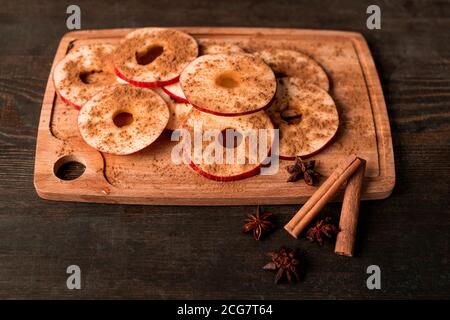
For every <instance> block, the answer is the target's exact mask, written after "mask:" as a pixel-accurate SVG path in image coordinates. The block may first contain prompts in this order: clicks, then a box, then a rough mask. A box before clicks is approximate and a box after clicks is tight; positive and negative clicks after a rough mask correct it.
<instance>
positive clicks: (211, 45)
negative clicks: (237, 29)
mask: <svg viewBox="0 0 450 320" xmlns="http://www.w3.org/2000/svg"><path fill="white" fill-rule="evenodd" d="M199 51H200V55H207V54H222V53H225V54H233V53H245V51H244V50H242V48H241V47H239V46H237V45H234V44H230V43H217V42H211V41H207V40H203V41H200V43H199ZM163 90H164V91H165V92H166V93H167V94H168V95H169V96H171V97H172V98H173V99H175V100H176V101H178V102H180V103H189V101H188V100H187V99H186V96H185V95H184V92H183V89H182V88H181V85H180V82H176V83H173V84H169V85H168V86H165V87H163Z"/></svg>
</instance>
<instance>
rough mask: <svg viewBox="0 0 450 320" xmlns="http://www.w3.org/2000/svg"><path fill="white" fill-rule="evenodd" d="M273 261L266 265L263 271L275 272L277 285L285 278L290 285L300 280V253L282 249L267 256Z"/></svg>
mask: <svg viewBox="0 0 450 320" xmlns="http://www.w3.org/2000/svg"><path fill="white" fill-rule="evenodd" d="M267 255H268V256H269V257H270V258H271V259H272V261H271V262H269V263H268V264H266V265H265V266H264V267H263V269H264V270H270V271H275V272H276V274H275V284H278V283H280V281H281V280H282V279H283V278H286V280H287V281H288V282H289V283H293V282H295V281H299V280H300V273H299V270H298V268H299V264H300V260H299V259H298V251H297V250H293V249H290V248H286V247H281V248H280V250H278V251H277V252H269V253H268V254H267Z"/></svg>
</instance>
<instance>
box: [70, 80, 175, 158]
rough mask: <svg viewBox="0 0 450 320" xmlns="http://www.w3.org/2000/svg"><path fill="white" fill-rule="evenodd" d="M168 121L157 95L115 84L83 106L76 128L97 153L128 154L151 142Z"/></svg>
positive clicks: (164, 107)
mask: <svg viewBox="0 0 450 320" xmlns="http://www.w3.org/2000/svg"><path fill="white" fill-rule="evenodd" d="M168 121H169V109H168V107H167V104H166V102H165V101H164V100H163V98H161V97H160V96H159V95H158V94H157V93H156V92H154V91H153V90H148V89H145V88H139V87H135V86H131V85H128V84H117V85H114V86H110V87H108V88H105V89H104V90H103V91H101V92H100V93H98V94H97V95H95V96H94V97H93V98H92V99H91V100H89V101H88V102H87V103H85V104H84V106H83V108H82V109H81V110H80V113H79V115H78V128H79V131H80V133H81V136H82V137H83V139H84V141H86V143H87V144H89V145H90V146H91V147H93V148H95V149H97V150H98V151H101V152H105V153H110V154H116V155H127V154H131V153H134V152H137V151H139V150H142V149H144V148H145V147H147V146H149V145H150V144H151V143H152V142H154V141H155V140H156V139H157V138H158V137H159V136H160V135H161V133H162V132H163V131H164V128H165V127H166V125H167V122H168Z"/></svg>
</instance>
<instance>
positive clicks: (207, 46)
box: [199, 39, 245, 56]
mask: <svg viewBox="0 0 450 320" xmlns="http://www.w3.org/2000/svg"><path fill="white" fill-rule="evenodd" d="M199 51H200V55H202V56H204V55H207V54H221V53H226V54H233V53H245V51H244V50H243V49H242V48H241V47H239V46H237V45H234V44H231V43H226V42H219V41H216V40H209V39H208V40H201V41H199Z"/></svg>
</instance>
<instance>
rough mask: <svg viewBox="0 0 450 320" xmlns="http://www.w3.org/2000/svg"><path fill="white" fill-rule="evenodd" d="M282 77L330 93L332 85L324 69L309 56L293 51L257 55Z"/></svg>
mask: <svg viewBox="0 0 450 320" xmlns="http://www.w3.org/2000/svg"><path fill="white" fill-rule="evenodd" d="M255 55H256V56H258V57H260V58H261V59H263V60H264V62H265V63H267V64H268V65H269V66H270V67H271V68H272V70H273V72H275V74H276V75H277V77H278V78H280V77H295V78H297V79H299V80H298V81H300V80H301V81H303V82H305V83H313V84H315V85H318V86H319V87H321V88H322V89H324V90H326V91H328V90H329V89H330V83H329V81H328V76H327V74H326V72H325V71H324V70H323V68H322V67H321V66H320V65H319V64H318V63H317V62H316V61H315V60H314V59H312V58H310V57H308V56H307V55H305V54H303V53H300V52H298V51H293V50H281V49H270V50H263V51H259V52H256V53H255Z"/></svg>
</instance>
